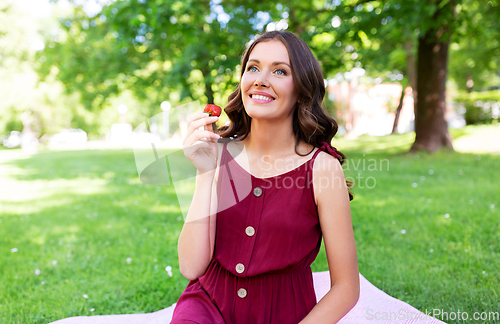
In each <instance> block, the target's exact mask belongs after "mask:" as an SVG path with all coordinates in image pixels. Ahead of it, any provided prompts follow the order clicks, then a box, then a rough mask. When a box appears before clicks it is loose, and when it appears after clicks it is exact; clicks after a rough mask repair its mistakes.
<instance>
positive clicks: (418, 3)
mask: <svg viewBox="0 0 500 324" xmlns="http://www.w3.org/2000/svg"><path fill="white" fill-rule="evenodd" d="M498 17H499V5H498V0H490V1H486V2H485V3H483V2H479V1H476V0H424V1H422V0H344V1H340V0H327V1H309V2H307V1H306V2H304V1H300V0H291V1H288V2H286V3H276V2H271V1H247V0H239V1H236V0H219V1H211V2H206V1H197V0H187V1H172V0H168V1H167V0H155V1H144V0H139V1H136V0H128V1H127V0H125V1H116V2H113V3H112V4H111V5H109V6H106V7H104V8H103V10H102V11H101V12H100V13H99V14H97V15H96V16H93V17H89V16H88V15H87V14H85V12H84V11H83V10H82V9H81V8H76V9H75V11H74V13H73V15H72V16H70V17H64V19H62V20H61V26H62V30H63V31H64V32H63V34H62V35H63V36H61V37H60V38H61V40H60V42H58V43H57V42H56V43H54V46H49V47H47V49H46V50H45V51H44V53H42V54H41V56H43V57H44V60H45V61H44V62H43V64H42V66H41V68H40V71H41V73H42V75H49V74H50V72H51V71H54V70H53V67H56V68H57V75H58V78H59V79H60V80H62V81H63V82H64V84H65V85H66V87H67V89H68V91H69V92H74V91H77V92H79V93H81V95H82V99H83V102H84V104H85V106H86V107H87V109H89V110H96V109H99V107H102V105H104V104H105V102H106V100H107V98H110V97H111V96H112V95H117V94H119V93H121V92H123V91H124V90H125V89H131V90H132V91H133V93H134V94H135V95H136V96H137V97H138V98H140V99H142V100H144V101H145V102H148V105H147V106H148V107H149V108H148V109H149V110H148V111H149V112H148V113H149V114H150V115H151V114H153V113H154V112H155V111H158V109H159V103H161V102H162V101H164V100H168V101H170V102H172V103H173V104H174V105H175V104H178V103H182V102H185V101H189V100H200V101H201V102H205V103H206V102H214V101H215V102H217V103H219V104H224V102H225V100H226V98H227V95H228V93H230V92H231V91H232V90H233V89H234V87H235V85H236V84H237V81H238V71H239V68H240V67H239V57H240V55H241V54H242V52H243V50H244V48H245V45H246V42H247V41H248V40H249V39H252V38H253V37H255V35H256V34H257V33H259V32H261V31H263V30H265V29H273V28H275V29H285V28H286V29H288V30H290V31H292V32H295V33H297V34H298V35H300V36H301V37H302V38H303V39H304V40H306V41H307V42H308V44H310V46H311V48H312V49H313V52H314V53H315V55H316V56H317V57H318V59H319V60H320V62H321V65H322V68H323V70H324V74H325V77H327V78H331V77H333V76H335V75H336V74H337V73H338V72H346V71H349V70H351V69H352V68H353V67H362V68H364V69H365V70H366V71H367V75H369V76H379V77H380V76H382V77H384V76H385V78H390V79H391V81H395V80H396V81H399V82H401V83H402V85H403V86H406V85H408V84H410V85H412V86H413V88H414V89H415V88H416V75H417V74H419V75H420V76H421V77H422V76H423V73H425V71H426V70H425V67H421V68H420V70H419V71H417V70H416V61H417V56H418V55H420V57H418V59H419V60H420V62H422V59H423V58H424V56H426V55H431V54H432V51H431V52H426V54H422V53H423V52H422V51H418V49H419V48H420V50H423V47H422V44H428V48H432V46H445V47H446V51H447V46H448V44H451V53H452V59H451V61H450V62H451V63H450V64H449V66H450V67H451V72H450V73H449V74H450V75H451V76H452V77H453V78H454V79H455V80H456V82H457V84H458V85H459V86H460V87H463V86H464V85H466V84H467V80H469V79H472V80H473V81H474V82H475V84H476V85H477V87H489V86H492V85H494V81H493V82H492V81H491V80H494V79H492V78H491V76H494V75H495V74H496V71H497V70H498V65H499V62H498V57H500V56H499V55H498V54H499V53H498V51H499V46H498V39H499V37H498V35H499V34H500V29H499V23H498V19H497V18H498ZM49 42H50V41H49ZM481 45H482V46H481ZM443 55H444V54H443ZM441 60H444V61H443V62H442V63H443V65H442V71H440V72H439V73H441V74H440V75H442V76H446V75H447V71H448V64H447V62H448V60H447V54H446V55H444V56H442V57H441ZM431 61H432V60H431ZM431 61H429V62H431ZM432 62H434V61H432ZM433 64H434V63H433ZM436 64H437V63H436ZM439 64H441V63H439ZM464 65H465V66H464ZM400 76H402V77H400ZM433 77H434V76H431V78H433ZM443 80H445V78H444V79H443ZM469 84H470V82H469ZM417 90H418V89H417ZM429 91H433V89H430V90H429ZM442 91H443V93H441V94H440V95H439V97H442V98H444V97H445V96H444V90H442ZM428 95H431V96H435V95H432V94H429V93H426V94H422V96H423V98H426V96H428ZM440 100H441V99H440ZM442 100H444V99H442ZM417 104H418V102H417ZM432 105H438V103H433V104H432ZM432 105H431V106H429V104H425V107H424V106H422V107H423V108H422V109H424V108H425V109H426V111H429V112H431V111H434V110H436V109H438V108H436V107H437V106H432ZM439 105H442V102H440V103H439ZM427 106H428V107H427ZM422 111H423V110H422ZM418 114H419V112H418V111H417V115H418ZM420 114H421V115H422V114H425V113H423V112H420ZM436 116H437V115H436ZM417 118H418V117H417ZM433 118H434V117H433ZM436 118H437V117H436ZM439 118H441V117H439ZM443 118H444V117H443ZM441 124H442V123H441ZM443 125H444V126H443ZM443 125H441V126H439V127H441V128H442V127H445V128H446V125H445V124H443ZM427 131H428V132H430V133H439V132H438V131H437V130H436V129H428V130H427ZM417 132H418V131H417ZM446 134H447V132H446V130H444V131H443V136H444V137H446V136H447V135H446ZM423 148H425V145H424V146H423Z"/></svg>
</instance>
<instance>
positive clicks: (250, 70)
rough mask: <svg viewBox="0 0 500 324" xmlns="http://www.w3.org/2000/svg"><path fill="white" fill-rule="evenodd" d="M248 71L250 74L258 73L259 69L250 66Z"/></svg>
mask: <svg viewBox="0 0 500 324" xmlns="http://www.w3.org/2000/svg"><path fill="white" fill-rule="evenodd" d="M247 71H249V72H256V71H258V70H257V67H256V66H253V65H252V66H249V67H248V68H247Z"/></svg>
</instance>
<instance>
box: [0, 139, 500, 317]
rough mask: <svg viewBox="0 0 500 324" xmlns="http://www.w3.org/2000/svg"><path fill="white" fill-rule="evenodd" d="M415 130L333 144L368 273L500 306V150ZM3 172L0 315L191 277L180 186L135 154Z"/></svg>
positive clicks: (70, 312)
mask: <svg viewBox="0 0 500 324" xmlns="http://www.w3.org/2000/svg"><path fill="white" fill-rule="evenodd" d="M466 134H467V133H466V132H464V131H461V134H460V133H457V134H454V136H456V137H457V136H458V135H466ZM412 141H413V137H412V135H411V134H406V135H392V136H387V137H370V136H363V137H360V138H359V139H357V140H356V141H346V140H342V139H340V140H337V141H335V142H334V143H335V145H336V146H337V147H338V148H339V149H340V150H342V151H343V152H344V153H346V155H347V156H348V158H349V160H348V162H346V164H345V165H344V167H345V173H346V176H347V177H350V178H352V179H353V180H354V181H355V182H356V186H355V189H354V190H353V192H354V196H355V198H354V200H353V201H352V202H351V206H352V218H353V226H354V233H355V237H356V244H357V249H358V260H359V269H360V272H361V273H362V274H363V275H364V276H365V277H366V278H367V279H368V280H369V281H370V282H372V283H373V284H374V285H375V286H377V287H379V288H380V289H382V290H384V291H385V292H387V293H388V294H390V295H391V296H394V297H396V298H398V299H401V300H403V301H405V302H407V303H409V304H411V305H412V306H414V307H416V308H418V309H420V310H422V311H425V310H426V309H427V310H431V309H434V308H438V309H443V310H444V311H448V312H452V311H457V310H460V311H467V312H469V314H471V315H472V313H473V312H476V311H478V312H482V311H500V309H499V306H498V300H499V295H500V288H499V287H500V284H499V273H498V269H500V222H499V216H500V213H499V211H500V200H499V195H498V192H499V189H500V174H499V173H500V172H499V169H498V166H499V165H500V156H499V155H487V154H482V155H475V154H459V153H453V152H438V153H436V154H423V153H418V154H414V155H410V154H403V153H404V152H406V151H407V150H408V148H409V147H410V145H411V143H412ZM171 167H172V166H171ZM174 167H175V166H174ZM431 170H432V171H431ZM0 183H1V187H0V247H1V249H0V271H1V279H2V280H1V281H0V323H22V324H25V323H48V322H51V321H54V320H57V319H60V318H65V317H69V316H77V315H94V314H95V315H97V314H127V313H149V312H154V311H157V310H160V309H163V308H166V307H168V306H170V305H172V303H175V302H176V301H177V299H178V297H179V295H180V294H181V292H182V291H183V290H184V288H185V286H186V285H187V283H188V280H187V279H185V278H184V277H183V276H182V275H181V274H180V272H179V270H178V259H177V238H178V235H179V232H180V230H181V228H182V213H181V210H180V208H179V206H178V205H177V203H176V201H177V200H176V195H175V191H174V188H173V187H172V186H151V185H145V184H142V183H141V182H140V180H139V178H138V176H137V171H136V168H135V161H134V155H133V153H132V152H130V151H126V150H98V151H57V152H40V153H38V154H36V155H33V156H24V155H22V154H21V153H20V152H19V151H16V150H11V151H1V152H0ZM445 215H447V216H445ZM402 230H404V231H403V232H404V234H403V232H402ZM14 248H16V249H17V252H11V251H12V249H14ZM431 251H432V252H431ZM324 253H325V252H324V250H323V248H322V250H321V252H320V254H319V256H318V258H317V259H316V261H315V262H314V263H313V265H312V268H313V271H324V270H328V266H327V262H326V257H325V254H324ZM127 258H131V260H130V259H129V262H127ZM53 261H56V262H53ZM167 266H171V267H172V273H173V276H172V277H170V276H169V275H168V273H167V272H166V271H165V267H167ZM36 269H39V270H40V274H39V275H37V274H36V273H35V270H36ZM84 295H86V296H87V297H88V298H85V297H84ZM91 309H93V311H91ZM448 322H449V323H461V322H459V321H448ZM472 322H473V321H471V323H472Z"/></svg>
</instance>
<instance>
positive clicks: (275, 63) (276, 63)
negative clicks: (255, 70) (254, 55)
mask: <svg viewBox="0 0 500 324" xmlns="http://www.w3.org/2000/svg"><path fill="white" fill-rule="evenodd" d="M250 61H253V62H255V63H260V61H259V60H257V59H249V60H248V62H250ZM280 64H284V65H288V67H289V68H292V67H291V66H290V64H288V63H286V62H281V61H276V62H273V64H272V65H280Z"/></svg>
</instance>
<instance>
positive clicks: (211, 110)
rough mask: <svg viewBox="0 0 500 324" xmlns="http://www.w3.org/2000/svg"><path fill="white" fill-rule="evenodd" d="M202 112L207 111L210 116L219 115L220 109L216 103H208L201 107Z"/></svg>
mask: <svg viewBox="0 0 500 324" xmlns="http://www.w3.org/2000/svg"><path fill="white" fill-rule="evenodd" d="M203 112H204V113H208V114H209V115H210V116H217V117H219V116H220V114H221V112H222V109H221V107H219V106H217V105H212V104H208V105H206V106H205V109H203Z"/></svg>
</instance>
